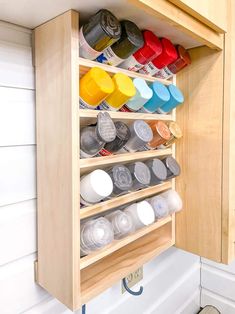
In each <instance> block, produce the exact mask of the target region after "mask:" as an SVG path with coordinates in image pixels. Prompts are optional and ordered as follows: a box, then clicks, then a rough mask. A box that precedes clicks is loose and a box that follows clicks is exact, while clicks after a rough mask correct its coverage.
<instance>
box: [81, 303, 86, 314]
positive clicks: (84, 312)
mask: <svg viewBox="0 0 235 314" xmlns="http://www.w3.org/2000/svg"><path fill="white" fill-rule="evenodd" d="M82 314H86V304H83V306H82Z"/></svg>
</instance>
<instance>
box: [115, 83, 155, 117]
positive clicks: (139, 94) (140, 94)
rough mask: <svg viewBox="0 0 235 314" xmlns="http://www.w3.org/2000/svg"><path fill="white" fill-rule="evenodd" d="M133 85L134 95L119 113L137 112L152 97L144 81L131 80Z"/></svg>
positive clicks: (150, 90) (151, 92)
mask: <svg viewBox="0 0 235 314" xmlns="http://www.w3.org/2000/svg"><path fill="white" fill-rule="evenodd" d="M133 83H134V85H135V88H136V94H135V96H134V97H132V98H131V99H130V100H129V101H128V102H127V103H126V104H125V105H124V106H123V107H122V108H121V109H120V111H123V112H131V111H134V112H135V111H138V110H139V109H140V108H142V107H143V106H144V104H145V103H146V102H147V101H148V100H150V99H151V98H152V96H153V91H152V89H151V88H150V87H149V86H148V84H147V83H146V81H145V80H144V79H142V78H139V77H137V78H135V79H133Z"/></svg>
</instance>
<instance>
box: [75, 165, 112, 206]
mask: <svg viewBox="0 0 235 314" xmlns="http://www.w3.org/2000/svg"><path fill="white" fill-rule="evenodd" d="M112 191H113V182H112V179H111V177H110V176H109V175H108V173H107V172H105V171H104V170H101V169H96V170H94V171H92V172H91V173H89V174H87V175H85V176H83V177H82V178H81V181H80V203H81V204H83V205H89V204H96V203H98V202H100V201H101V200H103V199H105V198H106V197H108V196H109V195H110V194H111V193H112Z"/></svg>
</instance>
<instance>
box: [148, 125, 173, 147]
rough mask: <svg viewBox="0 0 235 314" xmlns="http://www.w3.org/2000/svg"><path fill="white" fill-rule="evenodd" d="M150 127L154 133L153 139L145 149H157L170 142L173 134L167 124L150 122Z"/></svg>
mask: <svg viewBox="0 0 235 314" xmlns="http://www.w3.org/2000/svg"><path fill="white" fill-rule="evenodd" d="M148 125H149V126H150V127H151V129H152V131H153V139H152V141H150V142H149V143H148V144H146V145H145V149H146V150H149V149H156V148H157V147H158V146H160V145H162V144H164V143H166V141H168V140H170V138H171V132H170V130H169V128H168V126H167V124H166V123H165V122H163V121H149V122H148Z"/></svg>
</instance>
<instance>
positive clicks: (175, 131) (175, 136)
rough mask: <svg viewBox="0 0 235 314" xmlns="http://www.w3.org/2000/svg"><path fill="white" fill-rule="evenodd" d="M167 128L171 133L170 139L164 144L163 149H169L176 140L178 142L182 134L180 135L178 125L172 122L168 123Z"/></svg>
mask: <svg viewBox="0 0 235 314" xmlns="http://www.w3.org/2000/svg"><path fill="white" fill-rule="evenodd" d="M168 128H169V130H170V132H171V137H170V139H169V140H168V141H167V142H166V143H165V144H164V148H165V147H169V146H171V145H172V144H174V143H175V142H176V141H177V140H179V139H180V138H181V137H182V136H183V134H182V131H181V128H180V126H179V125H178V123H176V122H174V121H171V122H169V124H168Z"/></svg>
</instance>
